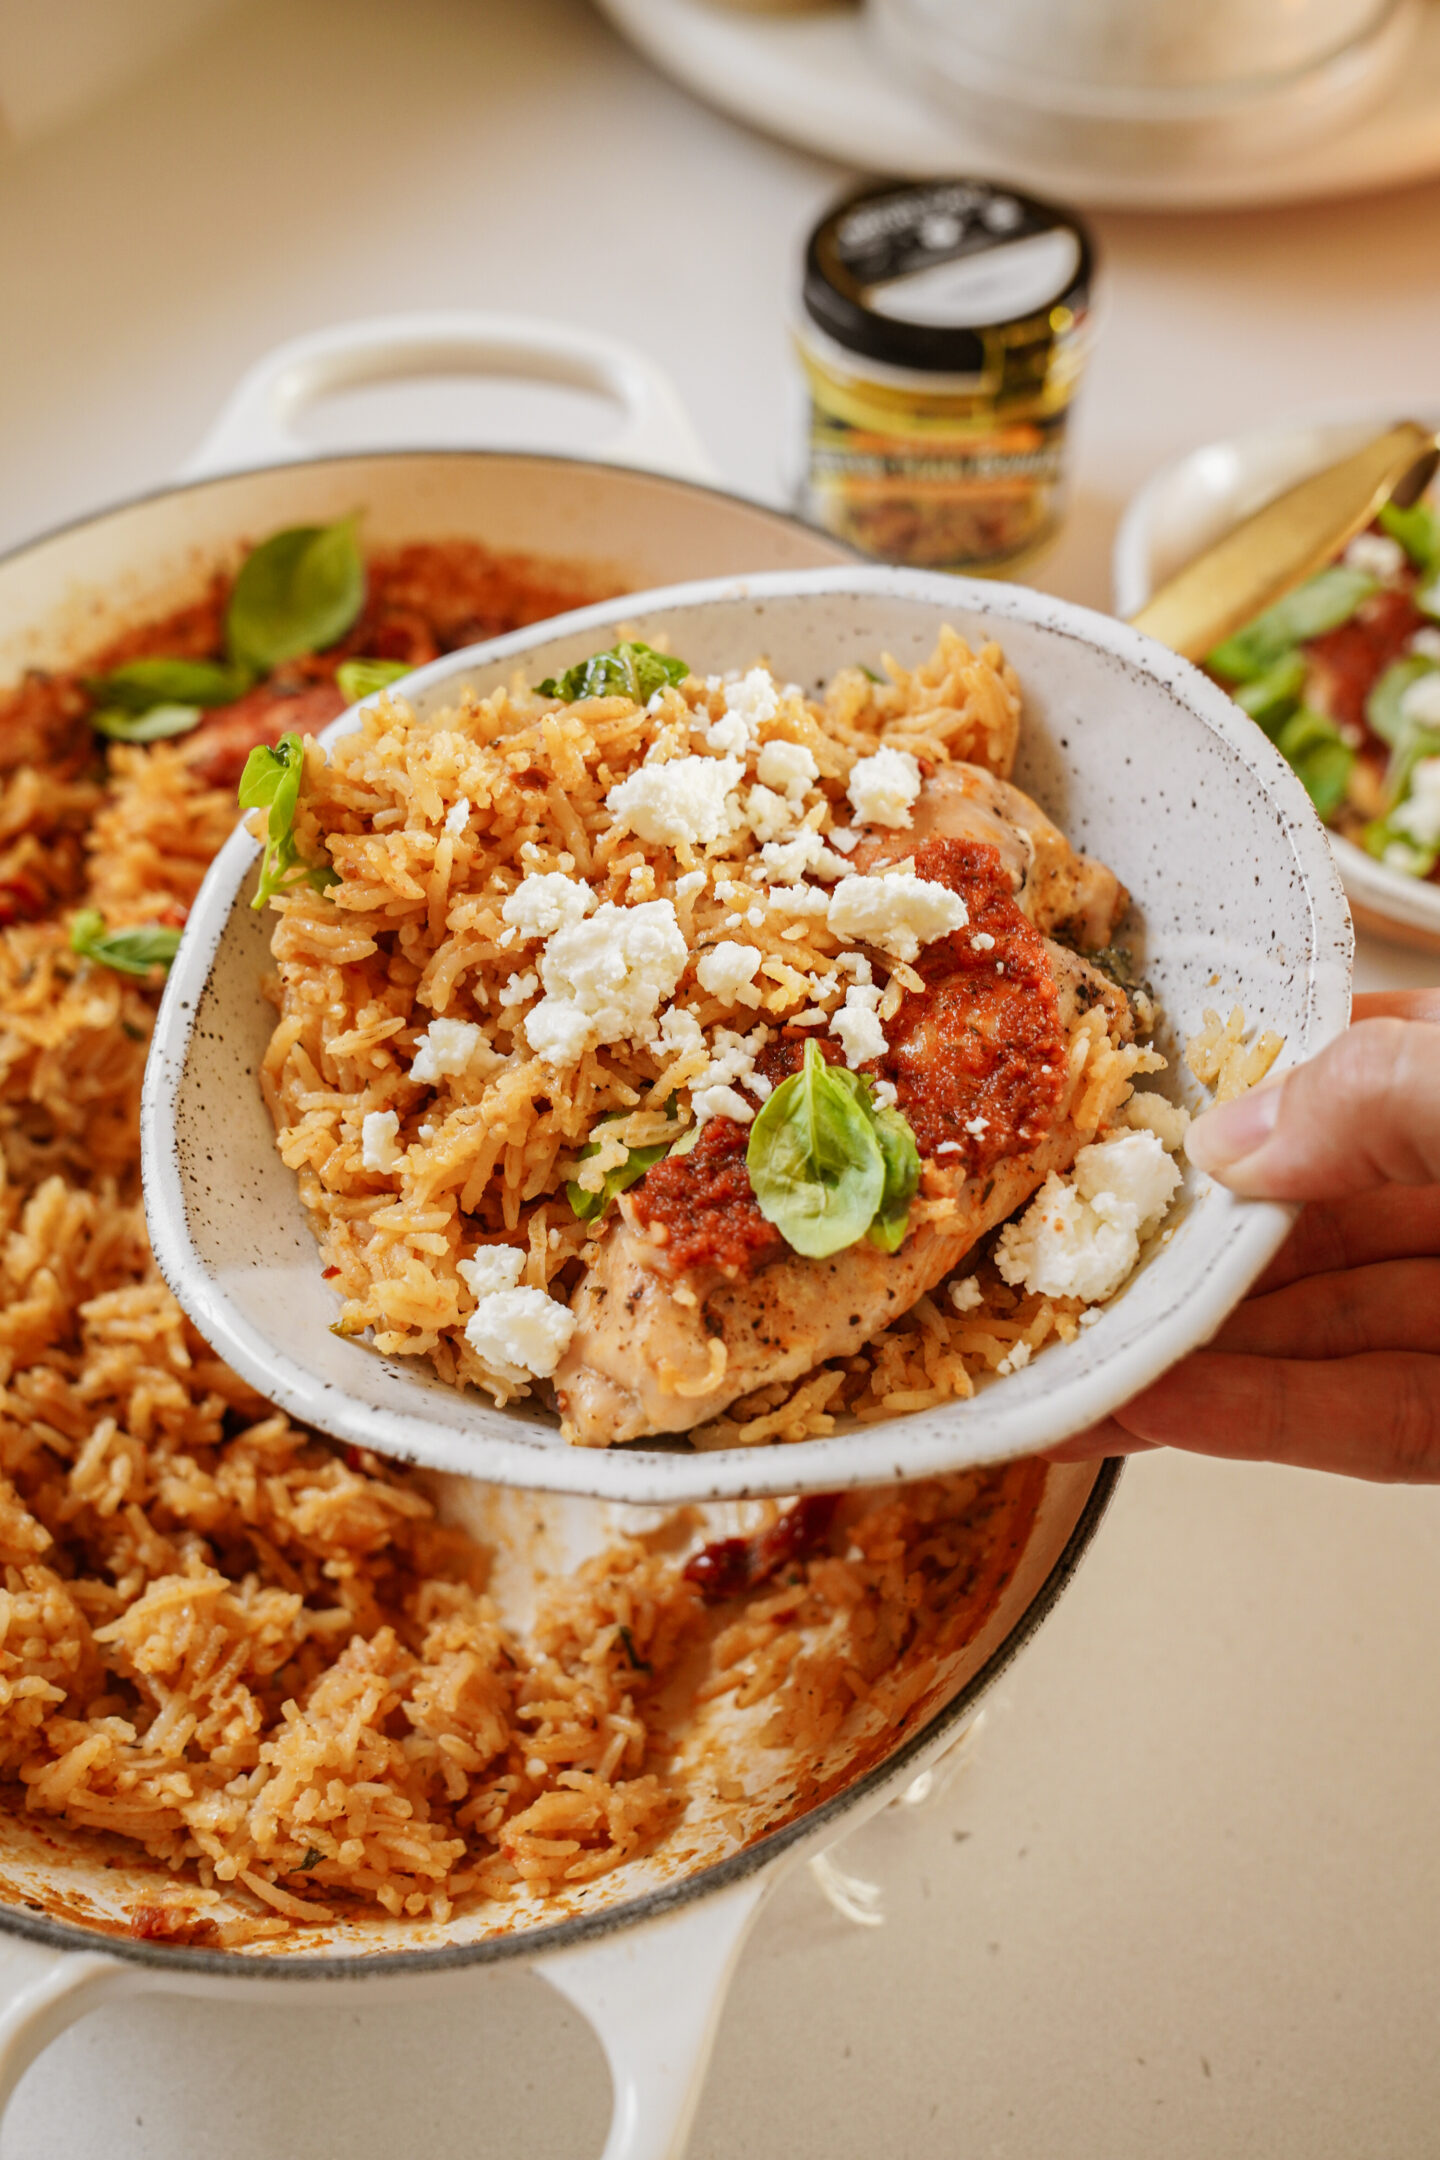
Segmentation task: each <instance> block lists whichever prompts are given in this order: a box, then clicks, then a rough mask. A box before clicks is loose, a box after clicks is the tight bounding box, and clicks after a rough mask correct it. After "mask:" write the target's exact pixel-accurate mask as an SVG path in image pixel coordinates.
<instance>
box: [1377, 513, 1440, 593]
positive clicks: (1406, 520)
mask: <svg viewBox="0 0 1440 2160" xmlns="http://www.w3.org/2000/svg"><path fill="white" fill-rule="evenodd" d="M1375 522H1376V524H1377V525H1378V526H1379V527H1380V530H1381V532H1383V533H1385V534H1386V535H1387V536H1388V538H1390V539H1391V540H1398V541H1399V543H1400V545H1401V547H1402V548H1404V550H1405V553H1406V554H1407V555H1408V556H1409V558H1410V560H1411V562H1412V563H1413V565H1414V567H1415V568H1416V569H1417V570H1418V571H1419V572H1420V575H1421V576H1422V577H1425V576H1427V575H1428V574H1429V572H1430V571H1432V570H1440V518H1437V517H1436V515H1435V512H1434V511H1433V510H1432V509H1431V507H1430V505H1429V503H1427V502H1417V503H1413V504H1412V505H1411V507H1410V508H1409V509H1408V510H1402V509H1401V508H1400V505H1399V504H1398V503H1393V502H1390V503H1386V505H1385V507H1384V509H1383V510H1382V511H1381V512H1380V515H1379V517H1378V518H1377V519H1376V521H1375Z"/></svg>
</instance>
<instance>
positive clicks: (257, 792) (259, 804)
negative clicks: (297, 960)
mask: <svg viewBox="0 0 1440 2160" xmlns="http://www.w3.org/2000/svg"><path fill="white" fill-rule="evenodd" d="M304 771H305V745H304V743H303V742H302V741H301V740H300V737H299V736H298V735H282V736H281V738H280V740H279V742H278V743H276V745H275V747H274V749H273V750H272V749H271V747H270V745H269V744H268V743H261V744H260V745H259V746H258V747H257V748H256V749H254V750H252V751H251V752H250V755H249V757H248V758H247V759H246V760H245V770H244V772H243V773H241V775H240V786H239V790H238V800H239V803H240V808H241V809H242V810H265V811H268V812H269V818H268V822H267V825H266V830H265V853H264V855H263V857H262V858H261V863H260V884H259V887H258V889H257V891H256V894H255V898H254V899H253V900H252V901H251V903H250V905H251V907H256V908H259V907H264V905H265V903H266V901H267V900H269V899H270V898H271V897H272V895H273V894H275V893H284V892H290V891H293V889H294V888H295V887H296V886H297V885H313V886H314V888H315V890H316V891H317V892H323V891H324V890H325V888H326V886H327V885H338V884H339V882H340V879H339V876H338V875H337V873H336V872H335V871H334V870H332V869H331V868H330V867H329V865H328V864H325V863H307V862H306V861H305V859H304V857H303V856H302V855H301V853H300V850H299V848H298V846H297V845H296V841H295V812H296V809H297V808H298V806H299V802H300V782H301V779H302V777H303V775H304Z"/></svg>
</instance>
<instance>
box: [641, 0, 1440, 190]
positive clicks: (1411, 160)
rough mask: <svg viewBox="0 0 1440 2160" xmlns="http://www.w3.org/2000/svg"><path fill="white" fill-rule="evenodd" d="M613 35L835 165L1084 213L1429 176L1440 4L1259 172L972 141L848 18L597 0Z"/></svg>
mask: <svg viewBox="0 0 1440 2160" xmlns="http://www.w3.org/2000/svg"><path fill="white" fill-rule="evenodd" d="M598 4H599V6H600V7H601V8H602V9H603V10H604V12H605V13H606V14H607V15H608V16H609V17H610V19H611V21H612V22H613V23H614V24H615V25H616V27H617V29H619V30H622V31H623V32H624V34H625V35H626V37H628V38H629V39H630V41H631V42H632V43H633V44H634V45H636V46H638V47H639V49H640V51H641V52H643V53H645V54H646V55H647V56H648V58H650V59H651V60H653V61H654V62H655V64H656V66H657V67H659V68H662V69H663V70H664V71H665V73H666V74H667V75H671V76H673V77H674V78H675V80H676V81H677V82H680V83H683V84H684V86H685V88H686V89H687V90H690V91H692V92H693V93H694V95H695V96H696V97H698V98H702V99H703V100H704V101H705V103H706V104H709V105H717V106H719V108H720V110H721V111H722V112H727V113H729V114H731V116H732V117H733V118H735V119H737V120H741V121H743V122H745V124H746V125H747V126H750V127H756V128H760V129H762V130H764V132H765V133H767V134H771V135H778V136H779V137H780V138H781V140H782V141H784V142H792V143H798V144H799V145H800V147H801V148H802V149H805V150H812V151H814V152H816V153H817V154H818V155H819V156H821V157H829V158H835V159H836V160H838V162H839V163H840V164H842V165H845V166H847V167H856V166H858V167H859V168H860V169H861V170H863V171H866V172H883V173H893V174H896V175H899V176H901V177H906V176H911V177H927V178H928V177H929V176H930V175H932V174H934V173H937V172H939V173H954V172H962V173H963V172H972V171H978V172H982V173H984V174H985V175H986V176H987V177H988V178H990V179H993V180H1005V181H1009V182H1010V183H1011V184H1013V185H1015V186H1017V187H1033V188H1036V189H1038V190H1039V191H1040V192H1041V193H1042V194H1043V193H1045V192H1047V191H1049V192H1052V193H1054V194H1058V195H1060V196H1061V197H1065V196H1073V197H1075V198H1077V199H1078V200H1079V201H1080V202H1082V203H1085V204H1087V205H1089V206H1091V207H1093V208H1096V209H1136V210H1203V209H1218V208H1223V207H1224V206H1226V205H1228V204H1241V203H1268V202H1300V201H1305V200H1307V199H1309V198H1311V197H1315V196H1327V195H1353V194H1357V193H1360V192H1361V191H1363V190H1366V189H1370V188H1384V187H1398V186H1399V185H1400V184H1401V183H1402V182H1404V181H1408V180H1418V179H1422V178H1423V177H1424V176H1425V175H1426V174H1428V173H1433V172H1436V171H1440V5H1437V4H1436V0H1425V5H1424V7H1423V8H1422V10H1421V14H1420V20H1419V27H1418V29H1417V31H1416V34H1415V39H1414V43H1413V45H1412V47H1411V50H1410V52H1409V54H1408V56H1407V59H1406V63H1405V66H1404V69H1403V71H1402V73H1401V77H1400V80H1399V83H1398V85H1397V87H1396V89H1395V91H1394V93H1393V95H1391V96H1390V97H1388V98H1387V99H1386V100H1385V101H1384V102H1383V103H1382V104H1380V105H1378V106H1377V107H1376V108H1375V109H1374V110H1373V111H1371V112H1369V113H1367V114H1366V115H1365V116H1364V117H1363V118H1362V119H1359V120H1357V121H1355V122H1354V123H1353V124H1352V125H1351V126H1349V127H1347V128H1344V129H1342V130H1341V131H1340V132H1338V133H1337V134H1335V135H1332V136H1328V137H1327V138H1325V139H1324V140H1323V141H1321V142H1317V143H1314V144H1311V145H1308V146H1307V147H1305V148H1304V149H1303V150H1301V149H1297V150H1295V151H1293V152H1291V153H1290V154H1289V155H1286V156H1284V157H1277V158H1275V159H1274V160H1272V161H1269V162H1266V163H1263V164H1260V163H1252V162H1249V161H1239V160H1236V159H1234V158H1233V157H1229V156H1223V155H1217V156H1216V157H1214V158H1213V159H1211V160H1209V161H1207V162H1205V163H1203V164H1197V165H1195V166H1189V167H1186V168H1185V169H1183V170H1174V171H1169V172H1164V171H1157V170H1155V169H1153V168H1151V167H1149V166H1144V167H1131V168H1130V169H1108V170H1101V169H1099V168H1098V167H1095V166H1093V165H1086V164H1081V163H1080V162H1078V161H1077V160H1074V159H1068V160H1067V159H1060V158H1052V159H1047V158H1045V157H1043V156H1040V155H1027V156H1023V157H1022V156H1019V155H1017V154H1016V153H1014V152H1013V151H1008V152H1007V151H1006V150H1004V149H1002V148H1000V147H998V146H997V145H996V144H995V143H992V142H990V141H988V140H984V141H982V140H981V139H980V138H979V137H978V136H977V135H976V134H975V132H974V131H973V130H972V129H969V128H967V127H966V126H965V124H964V123H963V122H962V120H961V119H960V118H959V117H958V116H956V115H953V114H949V113H946V112H945V111H944V110H943V109H942V108H941V107H940V106H939V105H932V104H931V103H930V101H929V100H928V99H927V98H926V97H925V96H923V95H922V94H921V92H919V91H918V90H916V89H914V88H912V87H911V85H910V84H909V83H908V82H907V81H906V80H905V79H904V77H903V76H902V75H901V74H900V73H899V72H898V71H896V70H894V69H892V68H891V67H890V66H888V65H887V64H886V62H885V60H884V59H883V57H882V56H881V54H880V53H879V51H878V50H877V48H876V45H875V42H874V40H873V38H872V36H871V34H870V31H869V28H868V25H867V23H866V21H865V18H864V16H863V15H861V14H860V13H859V12H857V11H856V10H855V9H853V8H841V9H831V10H828V11H826V12H824V13H820V14H813V15H783V16H773V15H755V14H749V13H746V12H744V11H743V10H738V9H736V10H732V9H730V8H726V7H716V6H710V5H708V4H707V0H598Z"/></svg>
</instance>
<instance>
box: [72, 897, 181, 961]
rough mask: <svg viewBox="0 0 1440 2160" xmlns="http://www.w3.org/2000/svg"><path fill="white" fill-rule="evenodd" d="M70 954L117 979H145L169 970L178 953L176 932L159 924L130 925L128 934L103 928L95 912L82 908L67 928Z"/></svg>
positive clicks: (102, 923)
mask: <svg viewBox="0 0 1440 2160" xmlns="http://www.w3.org/2000/svg"><path fill="white" fill-rule="evenodd" d="M70 950H71V952H76V953H81V954H83V956H84V958H85V959H87V960H94V961H96V962H97V963H98V964H99V965H100V966H101V967H108V968H113V969H114V970H115V972H116V974H117V975H142V976H143V975H148V974H149V973H150V972H151V970H152V968H157V967H160V968H167V969H168V968H169V965H170V963H171V961H172V960H173V959H174V958H175V955H176V953H177V952H178V951H179V950H180V932H179V931H178V930H170V929H167V928H166V927H165V926H164V925H163V924H162V923H134V924H132V925H131V927H130V928H129V929H128V930H109V931H107V930H106V928H105V918H104V916H103V915H102V914H101V913H100V911H99V909H98V908H82V909H81V911H80V913H79V914H78V915H77V916H75V918H74V919H73V921H72V922H71V924H70Z"/></svg>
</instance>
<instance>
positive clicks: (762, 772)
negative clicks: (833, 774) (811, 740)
mask: <svg viewBox="0 0 1440 2160" xmlns="http://www.w3.org/2000/svg"><path fill="white" fill-rule="evenodd" d="M755 773H756V777H757V778H758V779H759V780H761V781H763V783H764V785H765V786H766V787H767V788H775V789H777V790H778V792H779V793H780V794H782V795H788V796H789V798H790V800H791V801H792V802H799V801H800V800H801V798H802V797H803V796H804V794H805V791H806V789H807V788H809V787H810V786H811V785H812V784H813V783H814V782H815V781H816V780H818V779H819V777H820V767H819V766H818V765H817V764H816V762H815V760H814V758H813V757H812V756H811V754H810V752H809V751H808V750H807V749H806V747H805V745H804V743H797V742H786V741H784V739H783V738H777V739H776V740H775V741H774V742H767V743H766V745H765V747H764V749H763V750H762V751H761V752H760V755H759V758H758V759H757V760H756V764H755Z"/></svg>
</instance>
